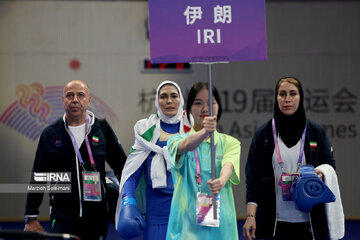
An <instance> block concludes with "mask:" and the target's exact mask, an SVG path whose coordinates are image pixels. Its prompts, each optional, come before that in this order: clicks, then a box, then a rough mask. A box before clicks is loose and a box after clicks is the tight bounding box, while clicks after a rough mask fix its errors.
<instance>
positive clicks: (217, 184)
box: [206, 178, 226, 195]
mask: <svg viewBox="0 0 360 240" xmlns="http://www.w3.org/2000/svg"><path fill="white" fill-rule="evenodd" d="M206 183H207V184H209V187H210V190H211V192H212V194H213V195H215V194H218V193H219V192H220V190H221V189H222V188H223V187H224V186H225V184H226V182H223V180H222V179H221V178H216V179H214V180H212V179H210V180H208V181H207V182H206Z"/></svg>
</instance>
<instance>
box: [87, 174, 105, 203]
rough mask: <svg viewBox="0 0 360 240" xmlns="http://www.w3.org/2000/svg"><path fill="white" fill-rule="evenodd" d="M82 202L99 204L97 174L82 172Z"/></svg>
mask: <svg viewBox="0 0 360 240" xmlns="http://www.w3.org/2000/svg"><path fill="white" fill-rule="evenodd" d="M82 176H83V186H84V189H83V193H84V201H94V202H101V199H102V196H101V180H100V173H99V172H82Z"/></svg>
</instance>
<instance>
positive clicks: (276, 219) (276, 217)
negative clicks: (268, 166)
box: [273, 168, 278, 237]
mask: <svg viewBox="0 0 360 240" xmlns="http://www.w3.org/2000/svg"><path fill="white" fill-rule="evenodd" d="M273 171H275V170H274V168H273ZM274 180H275V225H274V231H273V237H275V233H276V225H277V222H278V216H277V204H276V194H277V192H276V191H277V188H276V187H277V185H276V177H275V174H274Z"/></svg>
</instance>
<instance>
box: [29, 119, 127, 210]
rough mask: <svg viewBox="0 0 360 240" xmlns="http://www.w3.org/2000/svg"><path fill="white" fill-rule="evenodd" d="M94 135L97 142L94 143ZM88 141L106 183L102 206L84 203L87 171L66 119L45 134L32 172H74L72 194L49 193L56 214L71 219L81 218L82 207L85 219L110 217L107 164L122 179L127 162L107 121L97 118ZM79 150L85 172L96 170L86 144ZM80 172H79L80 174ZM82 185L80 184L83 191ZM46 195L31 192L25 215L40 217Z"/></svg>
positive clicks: (50, 126)
mask: <svg viewBox="0 0 360 240" xmlns="http://www.w3.org/2000/svg"><path fill="white" fill-rule="evenodd" d="M94 136H95V140H93V137H94ZM96 137H97V138H98V141H97V140H96ZM88 139H89V142H90V146H91V151H92V154H93V157H94V161H95V167H96V171H98V172H100V178H101V182H102V184H103V185H102V187H103V188H102V194H103V201H102V202H100V203H99V202H84V201H80V193H81V194H82V192H83V189H82V188H83V186H82V174H81V172H82V171H83V168H82V167H81V166H80V165H79V162H78V161H77V160H76V153H75V151H74V147H73V145H72V142H71V138H70V135H69V133H68V132H67V130H66V128H65V124H64V121H63V118H60V119H58V120H57V121H56V122H55V123H53V124H51V125H49V126H48V127H47V128H45V130H44V131H43V133H42V134H41V136H40V140H39V144H38V148H37V151H36V156H35V161H34V165H33V169H32V172H71V193H51V194H49V196H50V206H51V207H52V211H57V212H62V213H65V214H68V215H71V216H79V215H80V208H82V215H83V216H87V215H88V214H91V213H95V212H98V213H99V212H103V214H105V215H106V214H107V206H106V199H105V200H104V186H105V162H107V163H108V164H109V166H110V167H111V168H112V169H113V170H114V173H115V175H116V176H117V177H118V179H120V176H121V171H122V168H123V166H124V164H125V161H126V154H125V153H124V151H123V148H122V146H121V145H120V144H119V141H118V139H117V137H116V135H115V133H114V132H113V130H112V129H111V127H110V126H109V124H108V123H107V122H106V121H105V120H98V119H95V121H94V123H93V125H92V126H91V131H90V133H89V134H88ZM79 150H80V153H81V156H82V158H83V161H84V163H85V170H86V171H94V169H93V168H92V167H91V163H90V158H89V154H88V151H87V148H86V144H85V141H84V142H83V143H82V145H81V147H80V149H79ZM77 169H79V171H78V170H77ZM78 182H80V188H81V189H80V191H79V184H78ZM32 183H34V182H32ZM43 195H44V194H43V193H29V194H28V195H27V200H26V206H25V215H38V214H39V210H38V209H39V206H40V204H41V202H42V199H43Z"/></svg>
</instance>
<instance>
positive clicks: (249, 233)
mask: <svg viewBox="0 0 360 240" xmlns="http://www.w3.org/2000/svg"><path fill="white" fill-rule="evenodd" d="M255 230H256V220H255V217H254V216H248V217H247V218H246V221H245V224H244V226H243V237H244V238H245V239H246V240H252V239H254V238H256V237H255Z"/></svg>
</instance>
